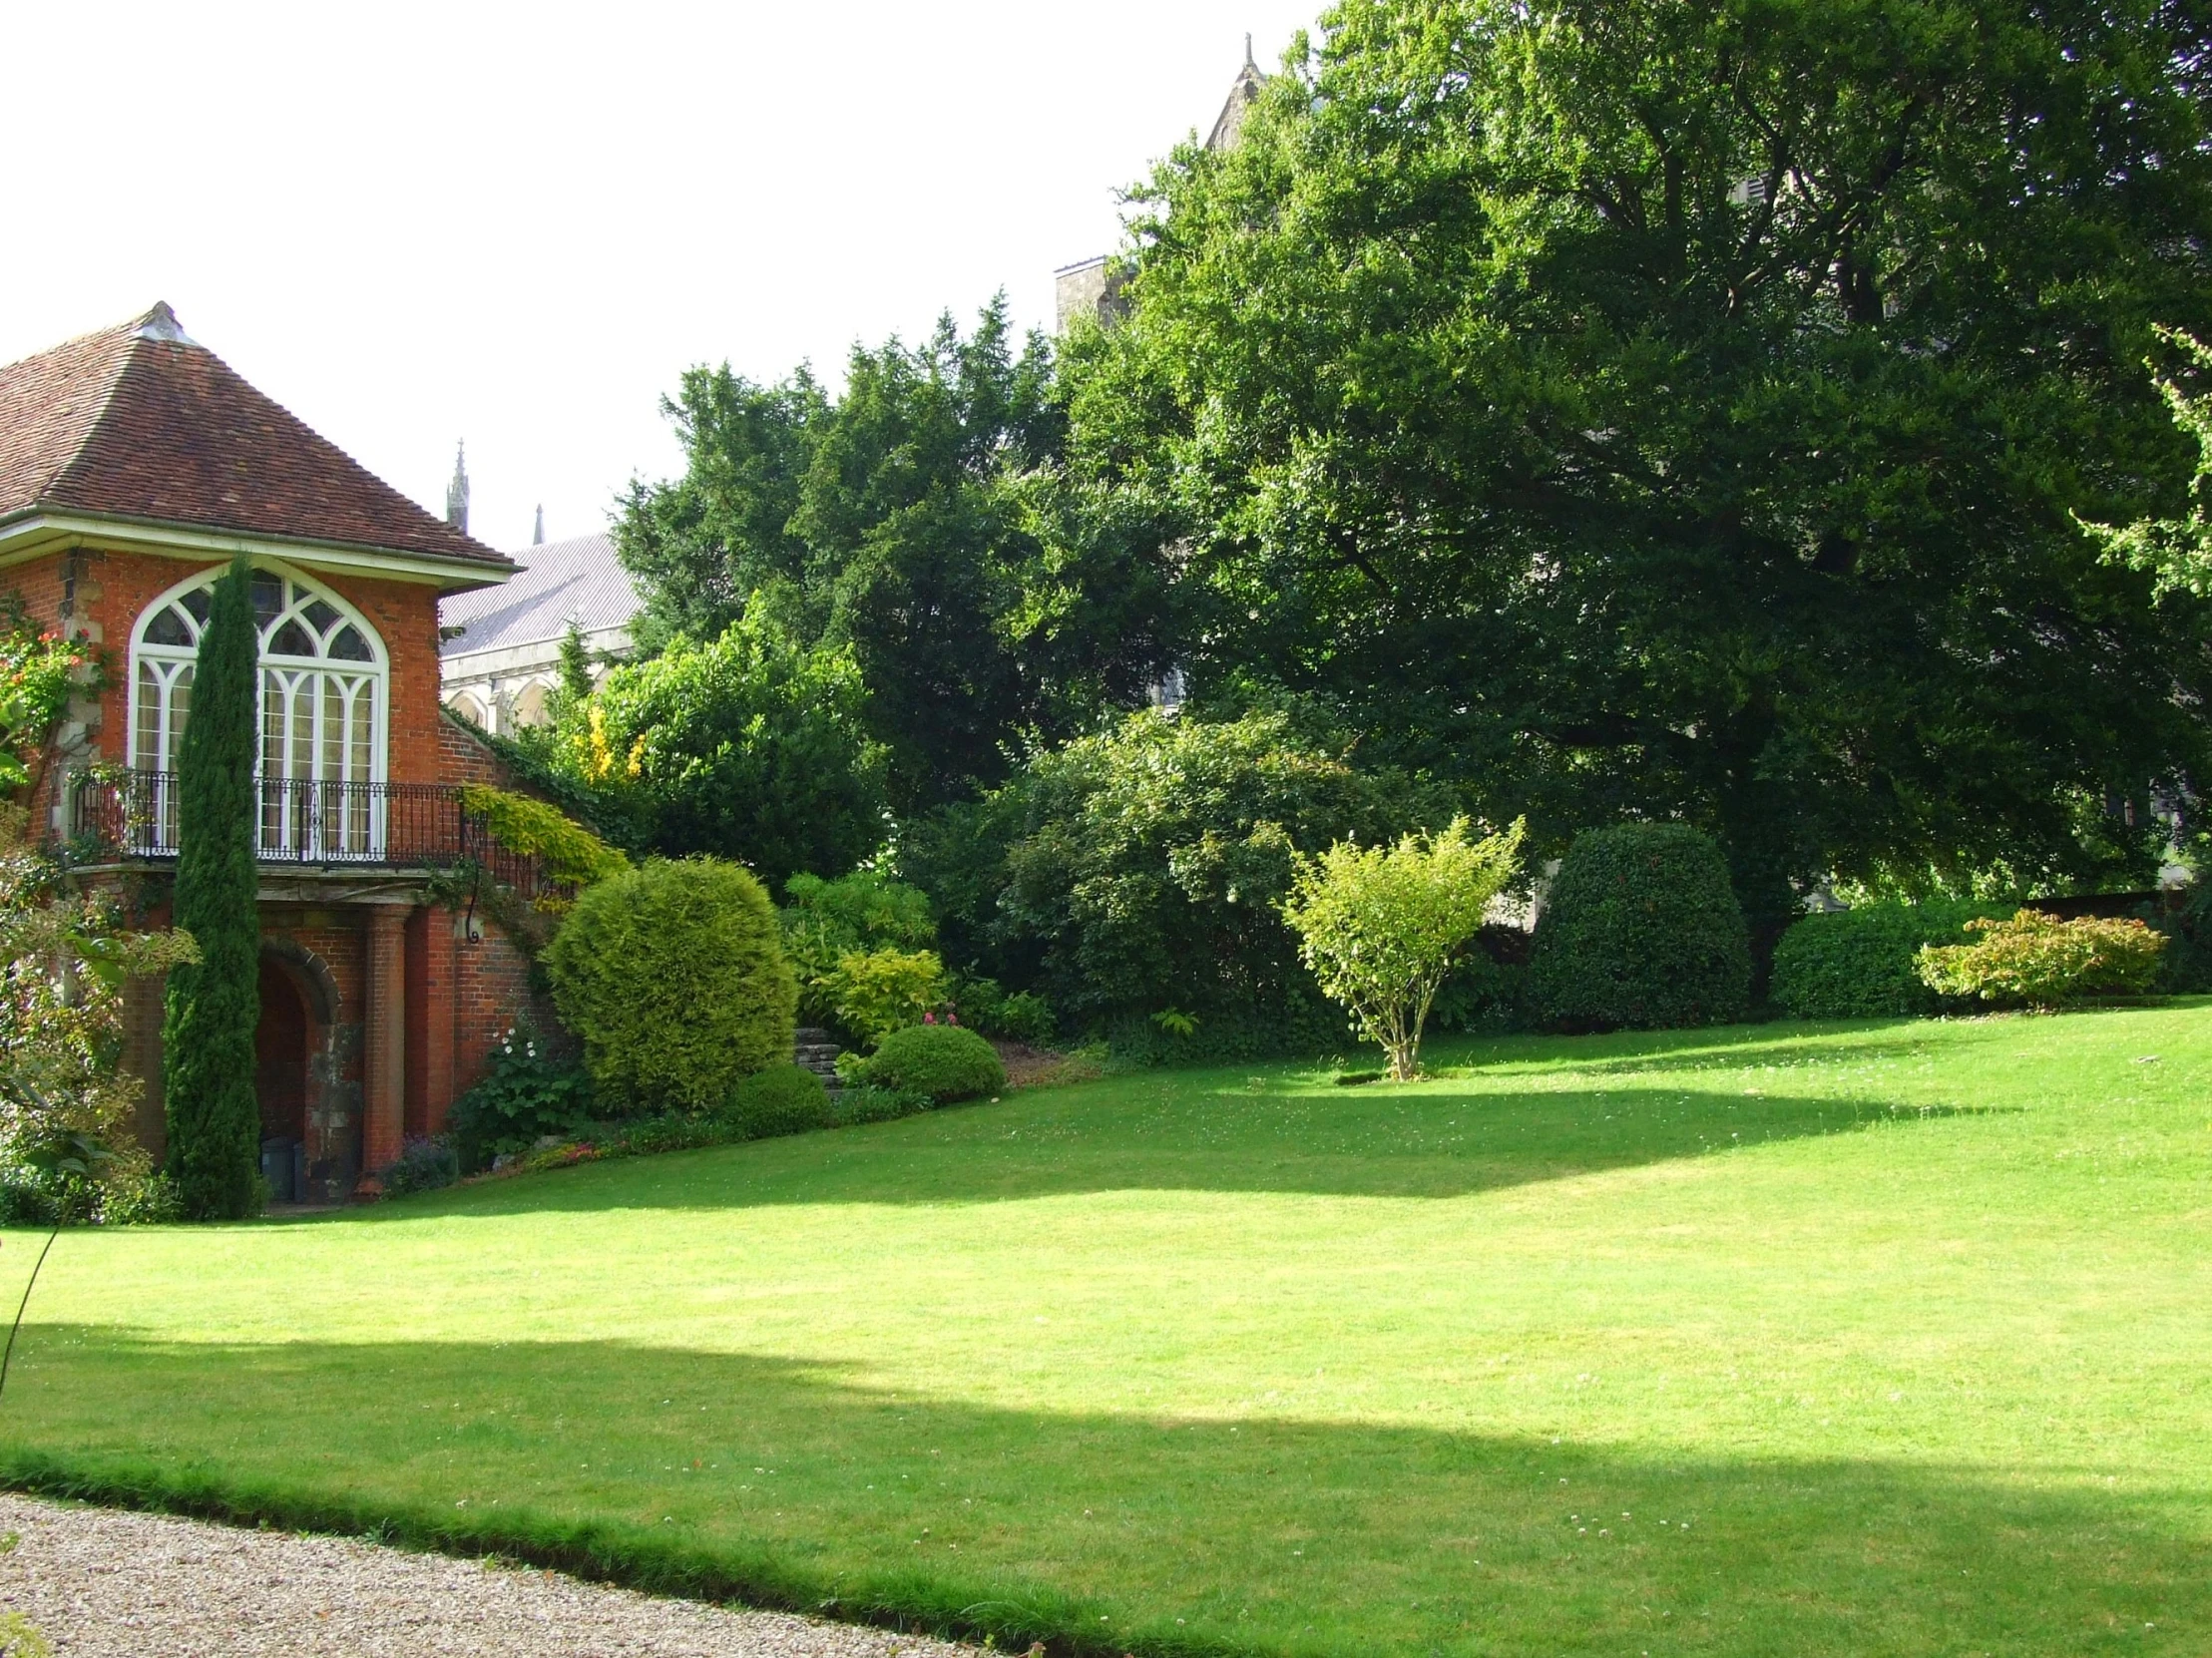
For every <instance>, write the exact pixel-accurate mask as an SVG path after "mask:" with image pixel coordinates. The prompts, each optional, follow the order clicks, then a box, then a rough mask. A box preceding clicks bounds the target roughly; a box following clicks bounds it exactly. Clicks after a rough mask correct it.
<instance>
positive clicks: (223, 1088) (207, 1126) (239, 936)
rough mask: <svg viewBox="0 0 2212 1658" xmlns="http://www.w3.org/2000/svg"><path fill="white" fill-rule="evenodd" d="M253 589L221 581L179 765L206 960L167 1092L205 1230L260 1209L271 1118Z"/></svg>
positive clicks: (191, 884)
mask: <svg viewBox="0 0 2212 1658" xmlns="http://www.w3.org/2000/svg"><path fill="white" fill-rule="evenodd" d="M252 582H253V572H252V567H251V566H250V565H248V564H247V562H246V559H245V556H244V555H243V554H240V555H239V556H238V557H237V558H236V559H235V560H233V561H232V562H231V565H230V568H229V570H228V571H226V572H225V573H224V574H223V576H222V578H221V580H220V581H219V582H217V583H216V586H215V592H214V594H213V596H212V597H211V600H210V608H209V613H208V625H207V627H206V629H205V630H204V631H203V632H202V634H201V637H200V657H199V661H198V663H197V664H196V665H195V667H194V670H193V683H192V719H191V721H190V722H189V723H188V724H187V725H186V727H185V739H184V743H183V747H182V752H181V753H180V755H179V757H178V764H177V896H176V905H175V912H174V913H175V917H176V923H177V927H178V929H179V930H180V931H182V932H185V933H189V934H190V935H191V936H192V938H193V940H194V942H195V943H196V944H197V945H198V947H199V959H198V960H197V961H188V962H180V963H179V964H178V965H177V966H176V967H174V968H172V969H171V970H170V975H169V1007H168V1015H167V1018H166V1019H165V1021H164V1023H163V1027H162V1083H163V1104H164V1108H165V1110H166V1111H167V1114H168V1118H169V1150H168V1158H167V1169H168V1172H169V1174H170V1176H171V1178H173V1179H174V1180H175V1181H176V1182H177V1184H178V1188H179V1190H180V1192H181V1194H182V1198H183V1203H184V1210H185V1214H186V1215H187V1216H188V1217H189V1218H191V1219H193V1220H235V1219H237V1218H239V1217H240V1216H242V1215H250V1214H254V1213H257V1212H258V1211H259V1209H260V1207H261V1194H262V1188H261V1160H260V1150H261V1108H260V1101H259V1100H258V1098H257V1097H256V1096H255V1094H254V1086H253V1079H254V1075H255V1072H256V1069H257V1066H256V1063H255V1057H254V1048H253V1031H254V1027H255V1026H256V1025H258V1024H259V1023H260V1017H261V992H260V970H261V921H260V912H259V907H258V900H259V894H260V872H259V870H258V868H257V867H256V865H255V861H254V847H253V834H254V819H255V809H254V808H255V790H254V786H253V762H254V751H255V746H256V740H255V738H256V734H255V730H254V724H255V706H256V700H257V698H256V693H257V691H258V688H259V679H260V648H261V641H260V630H259V628H258V627H257V626H256V625H255V622H254V619H253V598H252Z"/></svg>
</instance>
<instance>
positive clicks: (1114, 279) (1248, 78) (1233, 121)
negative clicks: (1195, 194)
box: [1053, 35, 1267, 334]
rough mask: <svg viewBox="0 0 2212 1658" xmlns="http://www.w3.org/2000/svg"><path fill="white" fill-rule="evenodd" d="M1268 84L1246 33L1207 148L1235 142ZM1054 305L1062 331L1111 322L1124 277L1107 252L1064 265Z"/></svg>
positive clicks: (1223, 147) (1059, 272)
mask: <svg viewBox="0 0 2212 1658" xmlns="http://www.w3.org/2000/svg"><path fill="white" fill-rule="evenodd" d="M1266 84H1267V77H1266V76H1265V75H1263V74H1261V73H1260V68H1259V65H1258V64H1257V63H1256V62H1254V61H1253V58H1252V37H1251V36H1250V35H1246V36H1245V37H1244V67H1243V68H1242V69H1240V70H1238V71H1237V72H1236V79H1235V81H1233V82H1232V83H1230V86H1229V96H1228V99H1227V100H1226V101H1225V102H1224V103H1223V104H1222V106H1221V113H1220V114H1219V115H1217V116H1215V117H1214V118H1213V129H1212V131H1211V132H1209V133H1207V134H1206V148H1207V149H1208V150H1211V151H1213V152H1215V153H1216V154H1218V153H1219V152H1221V151H1223V150H1227V149H1230V148H1231V147H1233V146H1234V145H1235V143H1236V140H1237V135H1238V134H1240V133H1241V132H1243V130H1244V114H1245V112H1246V111H1247V110H1249V109H1250V108H1251V106H1252V104H1253V102H1254V100H1256V99H1257V98H1258V97H1259V91H1260V88H1261V87H1263V86H1265V85H1266ZM1053 287H1054V295H1053V297H1054V300H1055V304H1054V307H1053V308H1054V311H1055V313H1056V318H1057V322H1058V327H1057V329H1056V331H1057V332H1059V333H1063V334H1065V333H1066V332H1068V325H1069V324H1070V323H1071V322H1073V321H1074V320H1075V319H1076V318H1077V317H1079V316H1095V317H1097V318H1098V319H1099V320H1100V321H1102V322H1109V321H1111V320H1112V319H1113V318H1114V317H1115V316H1116V315H1117V314H1119V311H1120V292H1121V278H1120V277H1119V276H1118V275H1117V274H1116V273H1115V272H1113V271H1112V270H1111V269H1109V268H1108V265H1107V258H1106V254H1104V253H1101V254H1099V255H1098V256H1097V257H1096V258H1089V259H1079V260H1078V261H1077V262H1076V263H1074V264H1071V265H1063V266H1061V268H1060V269H1058V270H1056V271H1054V272H1053Z"/></svg>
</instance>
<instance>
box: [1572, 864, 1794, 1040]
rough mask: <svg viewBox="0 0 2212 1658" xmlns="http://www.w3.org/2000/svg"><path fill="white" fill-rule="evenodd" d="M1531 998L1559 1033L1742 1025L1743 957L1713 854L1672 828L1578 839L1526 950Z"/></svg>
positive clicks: (1746, 970) (1746, 956)
mask: <svg viewBox="0 0 2212 1658" xmlns="http://www.w3.org/2000/svg"><path fill="white" fill-rule="evenodd" d="M1529 995H1530V999H1531V1001H1532V1003H1533V1004H1534V1006H1535V1009H1536V1013H1537V1017H1538V1018H1539V1019H1540V1020H1541V1021H1543V1023H1545V1024H1546V1025H1548V1026H1553V1027H1556V1028H1558V1029H1561V1030H1567V1031H1610V1030H1619V1029H1627V1030H1644V1031H1650V1030H1665V1029H1670V1028H1673V1027H1678V1026H1691V1025H1719V1024H1724V1023H1726V1022H1727V1021H1729V1020H1733V1019H1740V1018H1742V1017H1743V1012H1744V1008H1745V1006H1746V1005H1747V1004H1748V1002H1749V1001H1750V996H1751V945H1750V940H1749V937H1748V935H1747V934H1746V932H1745V929H1744V923H1743V911H1742V910H1741V909H1740V908H1739V907H1738V906H1737V903H1736V894H1735V889H1734V888H1733V887H1732V886H1731V885H1730V884H1729V880H1728V865H1727V862H1726V861H1725V860H1724V859H1723V858H1722V857H1721V855H1720V848H1719V847H1717V846H1715V845H1714V844H1713V843H1712V841H1711V839H1710V838H1708V837H1707V836H1705V835H1702V834H1700V833H1698V831H1697V830H1695V829H1692V828H1690V827H1689V826H1688V825H1686V824H1679V823H1630V824H1622V825H1620V826H1618V827H1617V828H1611V829H1594V830H1591V831H1589V832H1587V833H1585V834H1582V835H1578V836H1576V837H1575V840H1574V845H1573V846H1572V847H1571V848H1570V849H1569V850H1568V852H1567V855H1566V859H1565V861H1564V862H1563V863H1562V864H1561V865H1560V867H1559V873H1558V875H1557V876H1556V877H1555V878H1554V879H1553V880H1552V883H1551V890H1550V892H1549V894H1548V896H1547V899H1546V902H1545V908H1544V913H1543V915H1542V916H1541V917H1540V918H1539V920H1538V922H1537V931H1536V938H1535V939H1534V941H1533V942H1532V943H1531V945H1530V952H1529Z"/></svg>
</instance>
